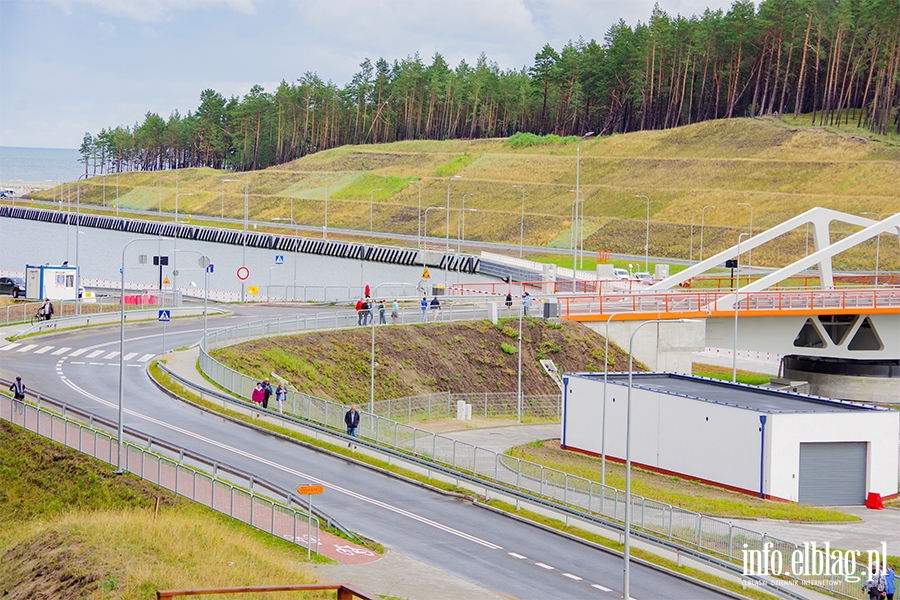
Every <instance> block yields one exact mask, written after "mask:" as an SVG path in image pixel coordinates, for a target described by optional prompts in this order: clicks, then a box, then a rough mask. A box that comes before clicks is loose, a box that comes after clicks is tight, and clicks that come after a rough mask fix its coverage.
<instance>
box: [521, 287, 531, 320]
mask: <svg viewBox="0 0 900 600" xmlns="http://www.w3.org/2000/svg"><path fill="white" fill-rule="evenodd" d="M529 308H531V295H530V294H529V293H528V292H525V293H523V294H522V310H524V311H525V316H526V317H527V316H528V309H529Z"/></svg>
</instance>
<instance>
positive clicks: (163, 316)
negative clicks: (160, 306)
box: [156, 310, 172, 323]
mask: <svg viewBox="0 0 900 600" xmlns="http://www.w3.org/2000/svg"><path fill="white" fill-rule="evenodd" d="M156 320H157V321H159V322H160V323H168V322H169V321H171V320H172V313H171V311H168V310H161V311H159V317H157V319H156Z"/></svg>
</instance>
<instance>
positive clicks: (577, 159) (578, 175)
mask: <svg viewBox="0 0 900 600" xmlns="http://www.w3.org/2000/svg"><path fill="white" fill-rule="evenodd" d="M592 135H594V132H593V131H589V132H587V133H586V134H584V135H582V136H579V138H578V145H577V146H576V149H575V199H576V200H577V199H578V197H579V194H581V140H583V139H586V138H589V137H591V136H592ZM581 212H582V215H581V218H582V219H583V218H584V204H583V203H582V205H581ZM578 230H579V226H578V211H577V204H576V212H575V239H576V240H577V239H578V237H579V236H578ZM576 244H577V242H576ZM583 251H584V248H582V252H583ZM575 252H576V254H577V253H578V247H577V245H576V247H575ZM581 260H582V261H584V258H582V259H581ZM581 266H582V267H583V266H584V263H583V262H582V265H581ZM572 291H573V292H574V291H575V290H574V288H573V290H572Z"/></svg>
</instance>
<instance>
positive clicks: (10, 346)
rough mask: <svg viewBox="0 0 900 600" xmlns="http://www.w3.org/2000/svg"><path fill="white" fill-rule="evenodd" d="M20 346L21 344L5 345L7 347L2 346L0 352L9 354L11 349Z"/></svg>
mask: <svg viewBox="0 0 900 600" xmlns="http://www.w3.org/2000/svg"><path fill="white" fill-rule="evenodd" d="M21 345H22V344H7V345H5V346H3V347H2V348H0V350H2V351H3V352H9V351H10V350H12V349H13V348H18V347H19V346H21Z"/></svg>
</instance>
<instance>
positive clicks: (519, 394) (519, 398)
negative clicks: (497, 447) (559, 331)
mask: <svg viewBox="0 0 900 600" xmlns="http://www.w3.org/2000/svg"><path fill="white" fill-rule="evenodd" d="M522 292H523V293H522V306H520V307H519V382H518V388H517V393H516V405H517V407H518V410H517V411H516V413H517V415H518V422H519V423H521V422H522V405H523V404H524V402H523V398H522V317H523V316H524V314H525V293H524V292H525V284H524V283H523V284H522Z"/></svg>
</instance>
